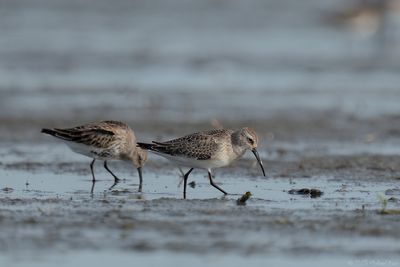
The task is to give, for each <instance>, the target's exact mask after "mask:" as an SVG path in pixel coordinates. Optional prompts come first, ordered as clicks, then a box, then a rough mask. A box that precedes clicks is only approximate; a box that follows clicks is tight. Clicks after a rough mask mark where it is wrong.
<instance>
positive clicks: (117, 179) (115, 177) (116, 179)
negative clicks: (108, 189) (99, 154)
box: [104, 161, 119, 183]
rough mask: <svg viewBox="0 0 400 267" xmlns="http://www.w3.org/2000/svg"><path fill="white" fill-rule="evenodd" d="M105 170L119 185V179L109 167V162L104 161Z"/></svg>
mask: <svg viewBox="0 0 400 267" xmlns="http://www.w3.org/2000/svg"><path fill="white" fill-rule="evenodd" d="M104 168H105V169H106V170H107V171H108V172H109V173H111V175H112V176H113V177H114V182H115V183H119V178H118V177H117V176H116V175H115V174H114V173H112V171H110V169H109V168H108V167H107V161H104Z"/></svg>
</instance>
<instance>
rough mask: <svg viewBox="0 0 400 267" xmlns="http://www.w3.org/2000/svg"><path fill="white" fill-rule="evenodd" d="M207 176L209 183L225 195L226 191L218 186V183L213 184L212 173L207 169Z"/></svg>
mask: <svg viewBox="0 0 400 267" xmlns="http://www.w3.org/2000/svg"><path fill="white" fill-rule="evenodd" d="M208 178H209V179H210V184H211V185H212V186H214V187H215V188H217V189H218V190H219V191H221V192H222V193H224V194H225V195H227V194H228V193H227V192H225V191H224V190H223V189H222V188H220V187H219V186H218V185H216V184H214V181H213V179H212V175H211V171H208Z"/></svg>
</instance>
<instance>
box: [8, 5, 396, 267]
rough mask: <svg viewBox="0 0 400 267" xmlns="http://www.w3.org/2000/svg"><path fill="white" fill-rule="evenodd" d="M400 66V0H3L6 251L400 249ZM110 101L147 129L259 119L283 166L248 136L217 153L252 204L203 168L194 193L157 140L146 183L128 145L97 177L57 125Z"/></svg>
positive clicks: (327, 257) (132, 256) (170, 258)
mask: <svg viewBox="0 0 400 267" xmlns="http://www.w3.org/2000/svg"><path fill="white" fill-rule="evenodd" d="M399 74H400V0H302V1H299V0H202V1H200V0H168V1H167V0H152V1H146V0H112V1H111V0H0V125H1V126H0V178H1V179H0V180H1V181H0V188H2V189H1V190H0V206H1V208H0V228H1V229H2V230H1V231H0V251H3V252H2V253H0V265H1V266H3V265H4V266H19V265H18V264H17V263H15V261H14V258H13V256H14V254H16V255H17V256H15V258H17V257H20V256H21V255H22V257H25V256H26V255H25V254H27V255H30V254H32V255H33V256H32V258H35V259H40V260H43V258H45V257H48V256H52V254H53V252H55V251H56V252H59V254H57V255H58V256H57V255H56V256H54V257H55V258H56V260H55V262H57V263H56V264H57V265H58V266H61V265H59V263H60V264H61V263H64V265H62V266H65V265H67V264H68V262H67V261H66V260H65V261H64V259H63V258H62V257H61V256H60V255H64V254H65V253H67V254H65V255H67V256H66V257H68V260H69V261H74V262H75V263H76V264H70V266H71V265H74V266H78V265H82V262H88V263H89V265H90V264H91V263H93V262H95V263H96V265H97V266H110V264H114V265H115V263H118V264H120V265H122V264H125V263H126V265H127V264H130V265H132V264H133V263H140V264H141V263H143V264H144V263H146V262H147V263H148V262H149V261H153V262H156V263H157V264H156V265H163V266H176V265H177V264H176V261H177V258H178V256H179V257H180V258H183V259H186V262H187V263H188V264H190V265H191V266H203V265H204V262H207V263H214V264H215V263H220V264H219V266H230V267H232V266H243V265H245V264H246V265H250V264H251V265H254V264H256V266H259V265H265V262H266V260H268V262H269V263H273V264H275V265H279V266H293V264H292V265H290V264H289V263H295V264H296V266H298V265H300V266H301V265H306V264H301V263H300V264H299V263H298V262H299V258H301V260H302V262H303V263H304V262H305V261H306V262H307V263H308V264H307V266H321V265H324V266H338V265H345V264H347V265H349V264H350V265H352V266H365V265H369V266H373V264H374V263H378V264H379V263H383V264H386V265H398V264H399V262H400V259H399V258H398V255H399V251H400V247H399V246H400V245H399V244H400V243H399V242H398V241H399V238H400V232H399V231H398V230H399V224H398V222H399V215H398V214H399V208H400V200H399V196H400V190H399V189H398V185H399V182H398V181H399V179H400V157H399V155H400V128H399V125H400V88H399V87H400V75H399ZM105 119H113V120H121V121H124V122H127V123H128V124H129V125H130V126H132V128H133V129H134V130H135V132H136V135H137V137H138V139H139V140H141V141H151V140H165V139H168V138H172V137H178V136H182V135H184V134H187V133H192V132H196V131H200V130H205V129H210V128H213V127H221V126H223V127H232V128H238V127H243V126H250V127H253V128H254V129H255V130H256V131H257V132H258V133H259V136H260V139H261V142H260V146H259V148H258V150H259V152H260V155H261V157H262V159H263V160H264V165H265V167H266V172H267V178H266V179H264V177H260V169H259V167H258V166H257V165H256V163H255V161H254V157H253V156H252V155H251V153H248V154H246V155H245V156H244V159H241V160H240V161H238V162H237V163H236V164H235V165H234V166H230V167H229V168H224V169H221V170H218V171H216V181H217V182H218V183H222V187H223V188H224V189H226V190H227V191H228V192H234V193H237V194H239V193H240V194H242V193H244V192H245V191H247V190H249V191H251V192H252V193H253V197H252V198H251V199H250V200H249V202H248V203H249V204H248V205H247V206H246V207H238V206H236V199H237V198H238V196H237V195H230V196H228V197H226V198H224V199H221V197H220V195H218V194H219V193H218V192H215V191H216V190H213V189H211V188H210V186H209V184H208V182H207V180H206V179H203V177H202V176H204V175H205V173H204V172H202V171H201V170H195V171H194V174H193V175H192V176H191V178H190V179H193V180H190V182H191V183H192V182H193V188H192V187H191V188H190V189H189V190H190V193H189V196H190V197H189V200H187V201H182V200H181V190H182V188H178V187H177V184H178V180H179V172H178V170H177V168H176V166H174V165H173V164H171V163H168V162H166V161H165V160H163V159H161V158H160V157H157V156H154V155H151V156H150V160H149V162H148V164H147V165H146V167H145V169H144V193H143V194H140V193H137V191H136V190H137V174H136V170H135V169H134V168H132V166H130V165H128V164H125V165H123V164H122V163H120V162H116V163H111V166H112V170H114V169H115V170H116V173H117V174H118V175H121V177H124V178H127V180H126V181H124V182H122V183H120V184H118V186H116V187H115V188H114V189H115V190H113V191H110V190H108V188H109V186H110V184H109V183H110V182H111V180H110V179H112V178H110V177H109V175H108V174H106V173H105V171H104V170H103V169H102V167H101V166H100V163H99V165H98V166H96V176H97V173H98V175H99V177H101V178H100V180H99V182H98V183H96V188H95V194H94V195H90V194H89V193H88V192H89V190H90V187H91V186H92V184H91V181H90V179H91V178H90V171H89V162H90V160H89V159H86V158H84V157H82V156H81V155H77V154H74V153H72V152H70V151H69V150H68V149H67V148H66V147H65V146H63V144H61V143H56V142H57V141H56V140H55V139H53V138H49V137H48V136H44V135H43V134H41V133H40V129H41V128H43V127H47V128H48V127H69V126H76V125H79V124H82V123H87V122H92V121H98V120H105ZM252 163H254V164H253V168H251V166H252ZM194 181H195V183H194ZM302 187H307V188H309V187H310V188H311V187H316V188H318V189H321V190H322V191H323V192H324V195H323V196H322V197H321V198H316V199H311V198H309V197H308V196H306V197H304V196H294V195H289V194H288V192H287V191H288V190H290V189H296V188H297V189H300V188H302ZM378 194H381V195H380V196H381V197H380V198H379V200H378V198H377V195H378ZM386 196H387V197H386ZM390 201H391V202H390ZM386 206H388V207H389V209H394V212H393V214H392V215H389V214H388V213H384V212H381V213H379V211H385V209H386ZM396 214H397V215H396ZM396 216H397V217H396ZM105 241H106V242H105ZM49 251H50V253H49ZM125 252H127V253H125ZM142 252H152V253H142ZM156 252H158V253H156ZM18 253H19V254H18ZM85 253H89V254H90V255H89V256H88V257H87V258H85ZM118 253H120V254H122V255H120V254H118ZM65 255H64V256H65ZM193 255H196V259H198V260H199V261H198V262H199V263H200V264H197V265H194V263H195V261H193ZM250 255H257V256H258V258H257V259H254V258H251V260H252V261H250V262H249V259H250V257H249V256H250ZM5 256H10V258H11V259H10V260H9V261H8V262H7V261H6V263H5V264H3V265H2V258H4V257H5ZM99 256H104V258H105V259H106V260H104V261H103V260H100V258H99ZM204 256H207V257H206V258H205V257H204ZM82 257H83V258H82ZM366 257H372V261H367V262H366V261H364V259H365V258H366ZM142 258H145V259H142ZM141 259H142V260H141ZM348 259H350V260H352V261H348ZM332 260H341V261H342V262H341V264H337V262H336V264H335V263H332ZM14 263H15V265H12V264H14ZM321 263H322V264H321ZM32 264H36V265H32ZM43 264H45V265H43ZM46 264H47V265H46ZM99 264H100V265H99ZM101 264H102V265H101ZM143 264H141V265H143ZM310 264H311V265H310ZM381 265H382V264H381ZM22 266H30V267H32V266H41V267H43V266H54V262H52V261H49V262H47V263H46V262H41V261H39V262H36V263H35V262H30V260H28V261H27V262H26V264H25V265H22ZM67 266H68V265H67ZM143 266H144V265H143Z"/></svg>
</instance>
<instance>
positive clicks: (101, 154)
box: [65, 141, 117, 160]
mask: <svg viewBox="0 0 400 267" xmlns="http://www.w3.org/2000/svg"><path fill="white" fill-rule="evenodd" d="M65 143H66V144H67V145H68V147H69V148H70V149H71V150H72V151H74V152H75V153H78V154H81V155H84V156H87V157H89V158H95V159H101V160H106V159H116V158H117V157H116V155H115V153H110V151H108V150H105V149H101V148H97V147H92V146H87V145H84V144H79V143H74V142H68V141H67V142H65Z"/></svg>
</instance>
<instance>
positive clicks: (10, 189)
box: [1, 187, 14, 193]
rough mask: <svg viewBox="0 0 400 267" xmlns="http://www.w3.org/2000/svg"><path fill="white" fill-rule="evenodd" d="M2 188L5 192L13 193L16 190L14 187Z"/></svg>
mask: <svg viewBox="0 0 400 267" xmlns="http://www.w3.org/2000/svg"><path fill="white" fill-rule="evenodd" d="M1 190H2V191H3V192H5V193H11V192H12V191H14V189H13V188H11V187H4V188H2V189H1Z"/></svg>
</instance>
